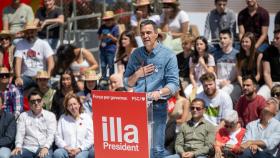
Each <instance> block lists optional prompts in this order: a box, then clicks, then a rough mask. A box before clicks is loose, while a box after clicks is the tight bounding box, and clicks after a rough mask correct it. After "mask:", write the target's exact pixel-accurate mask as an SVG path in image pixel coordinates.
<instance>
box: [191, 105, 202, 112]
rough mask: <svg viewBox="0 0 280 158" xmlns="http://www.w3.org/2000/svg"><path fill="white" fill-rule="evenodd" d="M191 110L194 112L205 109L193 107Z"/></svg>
mask: <svg viewBox="0 0 280 158" xmlns="http://www.w3.org/2000/svg"><path fill="white" fill-rule="evenodd" d="M190 109H191V111H194V110H196V111H201V110H202V109H203V108H202V107H194V106H192V107H190Z"/></svg>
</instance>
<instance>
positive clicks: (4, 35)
mask: <svg viewBox="0 0 280 158" xmlns="http://www.w3.org/2000/svg"><path fill="white" fill-rule="evenodd" d="M7 36H8V37H10V38H13V37H14V34H12V33H11V32H10V31H9V30H2V31H1V32H0V37H7Z"/></svg>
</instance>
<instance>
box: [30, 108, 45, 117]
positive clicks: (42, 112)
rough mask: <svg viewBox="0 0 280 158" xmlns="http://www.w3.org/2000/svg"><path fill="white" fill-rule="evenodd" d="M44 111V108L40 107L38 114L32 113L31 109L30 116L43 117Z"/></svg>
mask: <svg viewBox="0 0 280 158" xmlns="http://www.w3.org/2000/svg"><path fill="white" fill-rule="evenodd" d="M44 113H45V110H44V109H42V111H41V113H40V114H38V115H34V114H33V111H32V110H30V114H31V116H32V117H36V118H40V117H43V116H44Z"/></svg>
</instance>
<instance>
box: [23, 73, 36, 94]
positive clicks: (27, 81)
mask: <svg viewBox="0 0 280 158" xmlns="http://www.w3.org/2000/svg"><path fill="white" fill-rule="evenodd" d="M21 78H22V80H23V87H22V88H23V91H25V90H28V89H29V88H31V87H37V83H36V81H35V80H33V79H32V77H29V76H21Z"/></svg>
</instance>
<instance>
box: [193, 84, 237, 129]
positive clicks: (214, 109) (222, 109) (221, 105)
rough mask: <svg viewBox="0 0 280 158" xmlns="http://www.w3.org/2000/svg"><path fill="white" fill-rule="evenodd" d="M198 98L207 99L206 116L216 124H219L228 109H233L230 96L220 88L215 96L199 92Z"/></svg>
mask: <svg viewBox="0 0 280 158" xmlns="http://www.w3.org/2000/svg"><path fill="white" fill-rule="evenodd" d="M196 98H200V99H203V100H204V101H205V105H206V111H205V113H204V118H205V119H206V120H208V121H209V122H210V123H212V124H213V125H215V126H218V124H219V123H220V121H221V119H222V118H223V117H224V116H225V113H226V111H227V110H232V109H233V104H232V100H231V98H230V96H229V95H228V94H227V93H224V92H223V91H221V90H218V89H217V94H216V96H215V97H214V98H209V97H208V96H206V94H205V93H204V92H201V93H199V94H198V95H197V96H196Z"/></svg>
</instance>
